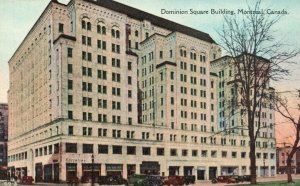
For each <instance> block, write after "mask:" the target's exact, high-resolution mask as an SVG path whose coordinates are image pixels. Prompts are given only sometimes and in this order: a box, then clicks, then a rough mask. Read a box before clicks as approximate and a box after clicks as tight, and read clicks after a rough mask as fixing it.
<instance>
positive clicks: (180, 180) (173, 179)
mask: <svg viewBox="0 0 300 186" xmlns="http://www.w3.org/2000/svg"><path fill="white" fill-rule="evenodd" d="M163 183H164V185H167V186H170V185H173V186H181V185H184V177H183V176H169V177H166V178H165V179H164V181H163Z"/></svg>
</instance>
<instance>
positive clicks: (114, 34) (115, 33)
mask: <svg viewBox="0 0 300 186" xmlns="http://www.w3.org/2000/svg"><path fill="white" fill-rule="evenodd" d="M111 36H112V37H114V38H120V31H119V28H118V27H117V26H113V28H112V29H111Z"/></svg>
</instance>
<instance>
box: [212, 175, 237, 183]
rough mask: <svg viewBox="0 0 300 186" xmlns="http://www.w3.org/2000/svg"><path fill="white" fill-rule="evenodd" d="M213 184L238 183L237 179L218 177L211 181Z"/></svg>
mask: <svg viewBox="0 0 300 186" xmlns="http://www.w3.org/2000/svg"><path fill="white" fill-rule="evenodd" d="M211 182H212V183H237V181H236V179H234V178H232V177H230V176H218V177H217V178H214V179H212V180H211Z"/></svg>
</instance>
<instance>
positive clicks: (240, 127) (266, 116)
mask: <svg viewBox="0 0 300 186" xmlns="http://www.w3.org/2000/svg"><path fill="white" fill-rule="evenodd" d="M242 57H248V56H247V55H246V56H245V55H240V56H237V58H242ZM260 59H261V58H260ZM233 60H234V59H233V57H231V56H223V57H221V58H219V59H216V60H214V61H212V62H211V70H212V71H213V72H215V73H216V74H218V85H217V92H216V94H217V96H218V104H217V106H216V107H217V109H218V121H217V122H218V128H219V130H220V131H225V134H226V135H228V136H229V138H228V139H226V137H224V138H223V139H221V144H223V145H225V144H226V143H229V144H231V145H238V144H239V145H240V146H248V145H249V138H248V126H247V116H246V114H245V111H243V110H244V109H245V108H244V107H243V106H242V104H241V100H242V99H241V94H240V91H239V89H240V87H239V86H240V85H239V83H238V82H237V78H236V77H235V76H236V75H235V74H236V69H235V65H234V61H233ZM264 62H265V61H261V63H264ZM253 91H254V90H250V96H251V99H253V93H252V92H253ZM272 97H274V89H273V88H272V87H270V86H269V83H267V85H266V87H265V91H264V95H260V96H259V97H258V98H257V100H258V102H259V103H258V105H259V106H258V107H257V108H258V109H257V111H256V113H255V119H254V122H255V123H254V125H255V126H254V127H255V128H254V131H255V132H256V131H257V130H258V129H259V132H258V138H257V140H256V147H257V149H256V160H257V174H258V175H259V176H268V175H275V172H276V158H275V157H276V150H275V149H276V140H275V127H274V126H275V125H274V123H275V115H274V109H272V108H273V102H272ZM259 108H261V111H259ZM234 136H238V137H239V138H238V140H237V139H236V138H235V137H234ZM236 168H238V167H234V168H233V169H236ZM245 169H246V168H245V167H244V169H243V170H245ZM228 170H230V167H229V168H228ZM231 170H232V168H231Z"/></svg>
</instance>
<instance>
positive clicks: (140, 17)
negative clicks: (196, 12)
mask: <svg viewBox="0 0 300 186" xmlns="http://www.w3.org/2000/svg"><path fill="white" fill-rule="evenodd" d="M220 56H221V50H220V48H219V47H218V46H217V45H216V43H215V42H214V40H213V39H212V38H211V37H210V36H209V35H208V34H206V33H203V32H200V31H197V30H194V29H192V28H189V27H186V26H183V25H180V24H177V23H174V22H171V21H169V20H166V19H163V18H160V17H157V16H154V15H152V14H149V13H146V12H143V11H141V10H137V9H135V8H132V7H129V6H126V5H123V4H120V3H118V2H115V1H111V0H71V1H70V2H69V3H68V4H67V5H64V4H61V3H58V2H57V1H54V0H53V1H51V2H50V3H49V5H48V6H47V8H46V9H45V10H44V12H43V13H42V15H41V16H40V18H39V19H38V20H37V22H36V23H35V25H34V26H33V28H32V29H31V30H30V32H29V33H28V35H27V36H26V38H25V39H24V41H23V42H22V43H21V45H20V47H19V48H18V49H17V51H16V52H15V54H14V55H13V56H12V58H11V59H10V61H9V69H10V90H9V106H10V113H9V117H10V120H9V127H10V128H9V147H8V148H9V149H8V159H9V163H8V166H9V172H10V174H11V175H15V176H16V175H20V176H21V175H32V176H34V178H35V180H36V181H41V180H44V181H66V180H67V179H68V178H70V177H72V176H77V177H79V178H81V177H86V178H91V177H92V176H91V175H92V169H93V172H94V173H95V174H96V176H99V175H111V174H119V175H122V176H123V177H125V178H127V177H128V176H130V175H132V174H133V173H145V174H160V175H164V176H168V175H195V176H196V178H197V179H198V180H204V179H211V178H213V177H215V176H216V175H221V174H249V164H250V161H249V159H248V155H249V148H248V147H247V145H245V144H244V143H243V145H240V144H239V143H234V144H228V143H227V144H223V143H221V141H222V140H223V138H229V136H225V137H224V136H221V135H219V134H217V133H216V132H217V131H218V130H220V128H219V126H218V122H217V121H218V119H217V118H218V107H217V103H218V101H217V98H218V96H217V95H216V92H217V85H218V82H219V78H218V75H217V74H216V73H213V72H211V70H210V61H212V60H215V59H217V58H219V57H220ZM241 138H243V139H244V140H247V137H241V136H239V135H234V136H230V139H232V140H236V141H239V140H240V139H241ZM273 152H274V153H275V150H274V151H272V149H269V151H266V152H265V153H267V154H268V155H267V156H268V157H269V158H270V160H269V162H268V164H269V165H271V164H272V161H273V160H272V159H274V161H275V158H274V156H275V155H274V153H273ZM272 153H273V154H272ZM92 156H93V159H94V163H92ZM225 160H226V161H225ZM258 166H262V162H261V161H259V162H258ZM274 166H275V163H274ZM231 167H234V171H228V169H231Z"/></svg>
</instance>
